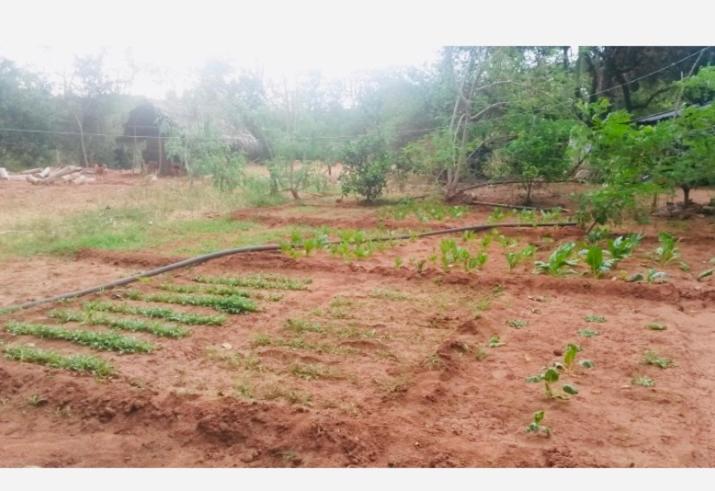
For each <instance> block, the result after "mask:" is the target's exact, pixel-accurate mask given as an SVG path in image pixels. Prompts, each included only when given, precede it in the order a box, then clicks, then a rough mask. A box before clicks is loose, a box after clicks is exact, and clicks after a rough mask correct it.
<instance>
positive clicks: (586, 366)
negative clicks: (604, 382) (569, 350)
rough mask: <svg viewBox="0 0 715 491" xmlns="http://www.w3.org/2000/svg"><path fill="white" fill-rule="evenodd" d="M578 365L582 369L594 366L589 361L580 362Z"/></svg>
mask: <svg viewBox="0 0 715 491" xmlns="http://www.w3.org/2000/svg"><path fill="white" fill-rule="evenodd" d="M578 364H579V365H581V366H582V367H583V368H593V367H595V366H596V365H595V364H594V363H593V362H592V361H591V360H580V361H579V362H578Z"/></svg>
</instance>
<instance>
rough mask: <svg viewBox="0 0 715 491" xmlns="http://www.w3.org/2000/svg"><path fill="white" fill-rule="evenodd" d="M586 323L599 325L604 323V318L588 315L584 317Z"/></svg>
mask: <svg viewBox="0 0 715 491" xmlns="http://www.w3.org/2000/svg"><path fill="white" fill-rule="evenodd" d="M584 319H585V320H586V322H597V323H599V324H601V323H604V322H606V318H605V317H603V316H602V315H595V314H589V315H587V316H586V317H584Z"/></svg>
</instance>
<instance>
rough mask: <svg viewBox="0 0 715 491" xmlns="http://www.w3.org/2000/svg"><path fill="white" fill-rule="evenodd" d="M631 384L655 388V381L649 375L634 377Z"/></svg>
mask: <svg viewBox="0 0 715 491" xmlns="http://www.w3.org/2000/svg"><path fill="white" fill-rule="evenodd" d="M631 384H633V385H640V386H641V387H653V386H655V381H654V380H653V379H652V378H650V377H649V376H648V375H637V376H635V377H633V379H632V380H631Z"/></svg>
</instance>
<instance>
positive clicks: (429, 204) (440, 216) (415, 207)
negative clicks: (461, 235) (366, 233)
mask: <svg viewBox="0 0 715 491" xmlns="http://www.w3.org/2000/svg"><path fill="white" fill-rule="evenodd" d="M466 212H467V209H466V208H465V207H464V206H449V205H446V204H444V203H442V202H441V201H435V200H415V199H405V200H401V201H400V202H399V203H398V204H396V205H394V206H389V207H386V208H383V209H381V210H380V212H379V215H380V216H382V217H388V216H389V217H392V218H393V219H395V220H404V219H406V218H407V217H409V216H414V217H415V218H416V219H417V220H419V221H420V222H427V221H430V220H440V221H441V220H448V219H457V218H462V217H463V216H464V214H465V213H466ZM468 232H469V231H468ZM465 233H467V232H465ZM472 233H474V232H472Z"/></svg>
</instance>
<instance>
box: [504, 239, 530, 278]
mask: <svg viewBox="0 0 715 491" xmlns="http://www.w3.org/2000/svg"><path fill="white" fill-rule="evenodd" d="M535 252H536V246H534V245H531V244H530V245H528V246H526V247H524V248H523V249H522V250H521V251H519V252H510V251H508V252H506V253H505V254H504V256H505V257H506V263H507V266H508V267H509V272H511V271H512V270H513V269H514V268H515V267H516V266H518V265H519V264H520V263H522V262H523V261H525V260H526V259H528V258H530V257H533V255H534V253H535Z"/></svg>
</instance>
